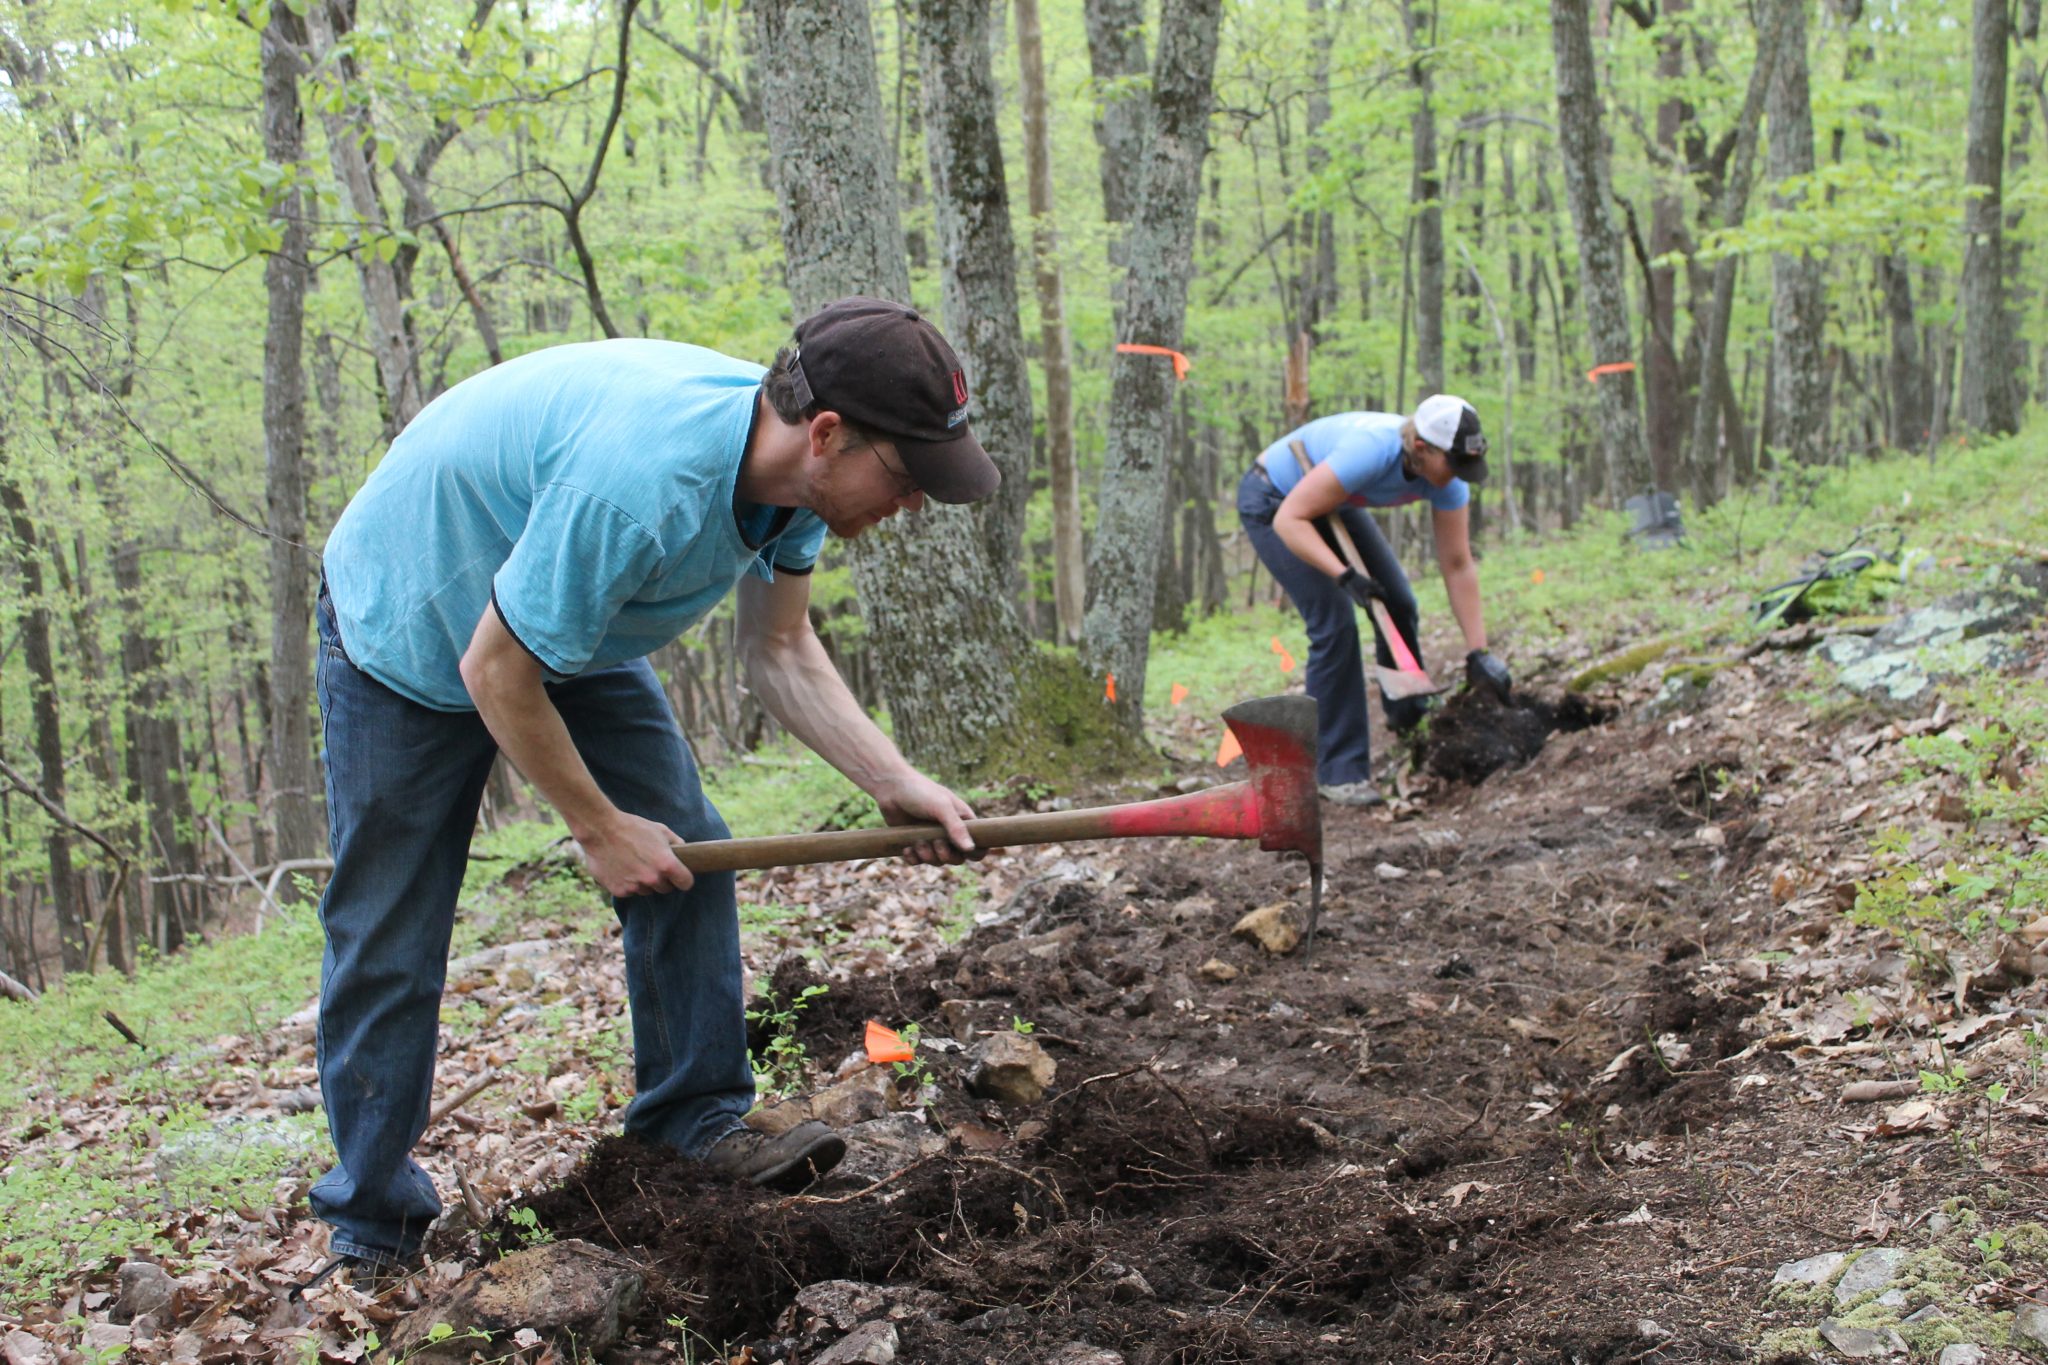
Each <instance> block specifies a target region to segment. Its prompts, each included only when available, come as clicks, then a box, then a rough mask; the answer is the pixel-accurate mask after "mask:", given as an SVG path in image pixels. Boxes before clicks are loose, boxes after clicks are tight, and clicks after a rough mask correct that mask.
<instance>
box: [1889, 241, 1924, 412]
mask: <svg viewBox="0 0 2048 1365" xmlns="http://www.w3.org/2000/svg"><path fill="white" fill-rule="evenodd" d="M1912 269H1913V267H1912V266H1911V265H1910V264H1909V263H1908V262H1907V260H1906V254H1905V253H1904V252H1903V251H1898V250H1892V251H1889V252H1886V253H1885V254H1884V255H1882V256H1879V257H1878V258H1877V279H1878V287H1879V289H1880V290H1882V291H1883V293H1884V309H1885V318H1886V321H1887V323H1888V325H1889V327H1890V329H1891V348H1890V350H1889V351H1888V352H1887V354H1886V356H1885V388H1886V389H1887V390H1888V391H1889V393H1890V395H1891V402H1890V403H1889V404H1888V405H1887V413H1888V416H1889V418H1890V420H1889V422H1888V423H1887V426H1886V431H1885V439H1886V440H1887V441H1888V442H1889V443H1890V444H1891V446H1892V448H1893V449H1894V450H1919V449H1921V448H1922V447H1923V446H1924V445H1925V444H1926V442H1927V426H1928V422H1929V420H1930V415H1929V413H1928V404H1927V369H1926V367H1925V366H1924V365H1922V364H1921V362H1920V327H1919V321H1918V319H1917V318H1916V317H1915V316H1914V313H1913V275H1912Z"/></svg>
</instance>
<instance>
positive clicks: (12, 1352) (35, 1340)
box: [0, 1327, 57, 1365]
mask: <svg viewBox="0 0 2048 1365" xmlns="http://www.w3.org/2000/svg"><path fill="white" fill-rule="evenodd" d="M56 1358H57V1353H56V1352H55V1351H54V1350H52V1349H51V1348H50V1343H48V1342H47V1341H44V1340H43V1339H42V1338H41V1337H38V1336H31V1335H29V1334H28V1333H27V1332H24V1331H22V1330H21V1329H20V1328H18V1327H17V1328H15V1329H14V1330H12V1331H10V1332H8V1333H7V1335H5V1336H0V1360H4V1361H6V1362H7V1365H50V1362H51V1361H53V1360H55V1359H56Z"/></svg>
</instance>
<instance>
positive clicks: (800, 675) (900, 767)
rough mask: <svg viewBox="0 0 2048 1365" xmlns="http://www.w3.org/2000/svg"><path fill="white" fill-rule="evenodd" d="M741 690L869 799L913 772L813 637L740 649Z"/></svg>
mask: <svg viewBox="0 0 2048 1365" xmlns="http://www.w3.org/2000/svg"><path fill="white" fill-rule="evenodd" d="M745 659H746V665H747V686H748V687H749V688H751V689H752V690H753V692H754V695H755V696H757V697H759V698H760V699H761V704H762V705H763V706H765V707H767V708H768V714H769V715H771V716H773V717H775V719H776V721H777V722H779V723H780V724H781V725H782V727H783V728H784V729H786V730H788V731H789V732H790V733H791V734H793V735H795V736H796V737H797V739H798V740H800V741H801V742H802V743H803V744H804V745H806V746H807V747H808V748H809V749H810V750H811V751H812V752H813V753H815V754H817V755H818V757H820V758H822V759H824V760H825V761H826V762H827V763H830V764H831V765H832V766H833V767H835V768H837V769H838V770H839V771H840V772H842V773H844V774H846V776H847V778H848V780H849V781H851V782H852V783H853V784H854V785H855V786H857V787H859V788H860V789H861V790H862V791H864V792H867V793H868V794H869V795H871V796H873V795H876V794H877V792H878V791H879V789H880V788H881V787H883V786H884V785H886V784H887V783H889V782H891V781H894V780H897V779H900V778H902V777H903V776H905V775H906V774H909V773H911V772H912V771H913V770H912V769H911V767H910V764H909V763H908V762H907V761H906V760H905V759H904V757H903V755H902V754H901V753H900V752H898V751H897V748H896V746H895V744H894V743H892V742H891V741H890V739H889V737H888V736H887V735H885V734H883V733H882V731H881V729H880V727H878V726H877V725H876V724H875V723H874V721H872V720H870V719H869V718H868V714H867V712H866V711H864V710H862V709H861V705H860V702H859V701H858V700H856V699H855V697H854V695H853V693H852V692H851V691H850V690H848V688H847V686H846V680H845V679H844V678H842V677H840V676H839V670H838V669H836V668H834V667H833V666H832V659H831V657H830V656H829V655H827V654H826V653H825V647H824V646H823V645H822V644H820V643H819V642H818V637H817V636H816V635H813V634H811V633H810V632H808V631H804V632H802V633H800V634H798V635H795V636H794V637H793V638H789V639H782V640H765V639H764V640H761V641H758V642H755V643H753V644H751V645H749V646H747V648H746V649H745Z"/></svg>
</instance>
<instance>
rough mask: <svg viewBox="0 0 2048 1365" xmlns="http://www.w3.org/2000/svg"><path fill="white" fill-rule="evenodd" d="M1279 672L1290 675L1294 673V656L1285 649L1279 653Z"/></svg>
mask: <svg viewBox="0 0 2048 1365" xmlns="http://www.w3.org/2000/svg"><path fill="white" fill-rule="evenodd" d="M1280 671H1281V672H1282V673H1292V672H1293V671H1294V656H1293V655H1292V654H1289V653H1288V652H1287V651H1286V650H1285V649H1283V650H1281V651H1280Z"/></svg>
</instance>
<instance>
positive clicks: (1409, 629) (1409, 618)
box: [1237, 465, 1429, 786]
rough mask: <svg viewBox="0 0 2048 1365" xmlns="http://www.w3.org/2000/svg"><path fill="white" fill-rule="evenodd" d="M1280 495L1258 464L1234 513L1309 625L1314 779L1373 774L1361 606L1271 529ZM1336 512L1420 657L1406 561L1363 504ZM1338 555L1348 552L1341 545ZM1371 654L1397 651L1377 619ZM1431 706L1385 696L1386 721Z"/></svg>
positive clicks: (1399, 723) (1395, 722)
mask: <svg viewBox="0 0 2048 1365" xmlns="http://www.w3.org/2000/svg"><path fill="white" fill-rule="evenodd" d="M1282 496H1283V495H1282V494H1281V493H1280V491H1279V490H1278V489H1276V488H1275V487H1274V486H1273V485H1272V483H1271V482H1270V481H1268V480H1267V478H1266V476H1265V475H1264V474H1263V473H1261V472H1260V471H1259V469H1258V467H1257V466H1256V465H1255V466H1253V468H1252V469H1251V471H1250V472H1249V473H1247V474H1246V475H1245V476H1244V480H1243V482H1241V483H1239V484H1238V486H1237V516H1238V520H1239V521H1240V522H1241V523H1242V524H1243V526H1244V531H1245V535H1247V536H1248V537H1250V538H1251V542H1252V549H1253V550H1254V551H1256V552H1257V554H1258V556H1259V562H1260V563H1261V564H1264V565H1265V566H1266V568H1267V570H1268V571H1269V572H1271V573H1272V575H1273V577H1274V578H1275V579H1276V580H1277V581H1278V582H1279V584H1280V586H1281V588H1282V589H1284V590H1285V591H1286V593H1287V596H1288V599H1289V600H1290V601H1292V602H1293V603H1294V607H1295V610H1297V611H1299V612H1300V613H1301V619H1302V620H1303V622H1305V623H1306V624H1307V626H1308V694H1309V695H1310V696H1311V697H1314V698H1315V699H1316V741H1317V744H1316V781H1318V782H1320V783H1322V784H1323V785H1324V786H1338V785H1342V784H1343V783H1347V782H1365V781H1369V780H1371V778H1372V739H1371V726H1370V722H1369V720H1368V718H1367V712H1366V703H1365V670H1364V669H1363V668H1362V667H1361V666H1360V664H1359V658H1358V607H1357V604H1356V603H1354V602H1353V601H1352V600H1351V595H1350V594H1349V593H1347V592H1345V591H1344V590H1343V589H1342V588H1340V587H1338V586H1337V583H1336V580H1335V579H1332V578H1330V577H1328V576H1327V575H1325V574H1324V573H1323V572H1322V571H1321V570H1319V569H1314V568H1311V567H1310V566H1309V565H1307V564H1305V563H1303V562H1302V560H1301V559H1300V558H1299V557H1297V556H1296V555H1295V553H1294V551H1292V550H1290V549H1288V548H1287V546H1286V544H1285V543H1284V542H1282V541H1281V539H1280V537H1279V536H1278V535H1276V534H1274V531H1273V510H1274V509H1275V508H1277V507H1278V506H1279V505H1280V501H1281V498H1282ZM1336 515H1337V517H1338V519H1339V520H1341V521H1342V522H1343V523H1344V526H1345V528H1346V529H1347V530H1348V531H1349V532H1350V535H1351V539H1352V541H1353V542H1354V543H1355V544H1356V545H1357V546H1358V555H1359V558H1360V559H1361V560H1362V561H1363V562H1364V564H1365V571H1366V573H1367V574H1368V575H1370V576H1371V578H1372V580H1373V581H1374V582H1375V583H1377V584H1379V585H1380V588H1381V590H1382V591H1383V592H1385V593H1386V598H1387V614H1388V615H1389V616H1391V617H1393V618H1394V625H1395V627H1396V628H1397V629H1399V630H1400V632H1401V637H1402V638H1403V639H1404V640H1406V641H1407V642H1408V647H1409V648H1410V649H1412V650H1414V651H1415V659H1416V662H1418V663H1420V662H1421V661H1422V646H1421V645H1420V644H1419V643H1418V642H1417V640H1416V628H1417V626H1418V625H1419V624H1420V622H1421V613H1420V612H1419V610H1418V609H1417V608H1416V605H1415V592H1414V590H1413V589H1412V588H1410V587H1409V586H1408V576H1407V575H1406V574H1404V573H1402V572H1401V562H1400V561H1399V560H1397V559H1395V558H1394V552H1393V550H1392V549H1391V548H1390V547H1389V546H1388V545H1387V541H1386V538H1385V537H1384V536H1382V535H1381V534H1380V530H1379V527H1377V526H1375V525H1373V521H1372V518H1371V517H1369V516H1367V515H1366V514H1365V511H1364V509H1362V508H1358V507H1351V506H1344V507H1339V508H1338V509H1337V513H1336ZM1332 548H1335V547H1332ZM1338 558H1340V559H1341V558H1343V554H1342V552H1341V551H1339V553H1338ZM1368 619H1370V618H1368ZM1373 657H1374V658H1375V659H1377V660H1378V661H1379V662H1380V663H1381V664H1382V665H1384V666H1385V667H1388V668H1391V667H1393V665H1394V655H1393V652H1392V651H1391V650H1390V649H1388V647H1387V642H1386V641H1385V640H1383V639H1381V638H1380V633H1379V626H1378V624H1377V623H1375V624H1374V626H1373ZM1428 706H1429V703H1428V700H1427V699H1426V698H1422V697H1410V698H1408V699H1406V700H1404V701H1388V700H1387V699H1386V698H1385V697H1384V696H1382V697H1381V698H1380V709H1381V711H1382V713H1383V714H1384V715H1385V716H1386V718H1387V724H1388V726H1389V727H1391V728H1392V729H1395V730H1406V729H1408V728H1409V727H1410V726H1413V725H1414V724H1415V723H1416V722H1417V721H1419V720H1421V719H1422V716H1423V713H1424V712H1425V711H1426V710H1427V709H1428Z"/></svg>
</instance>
